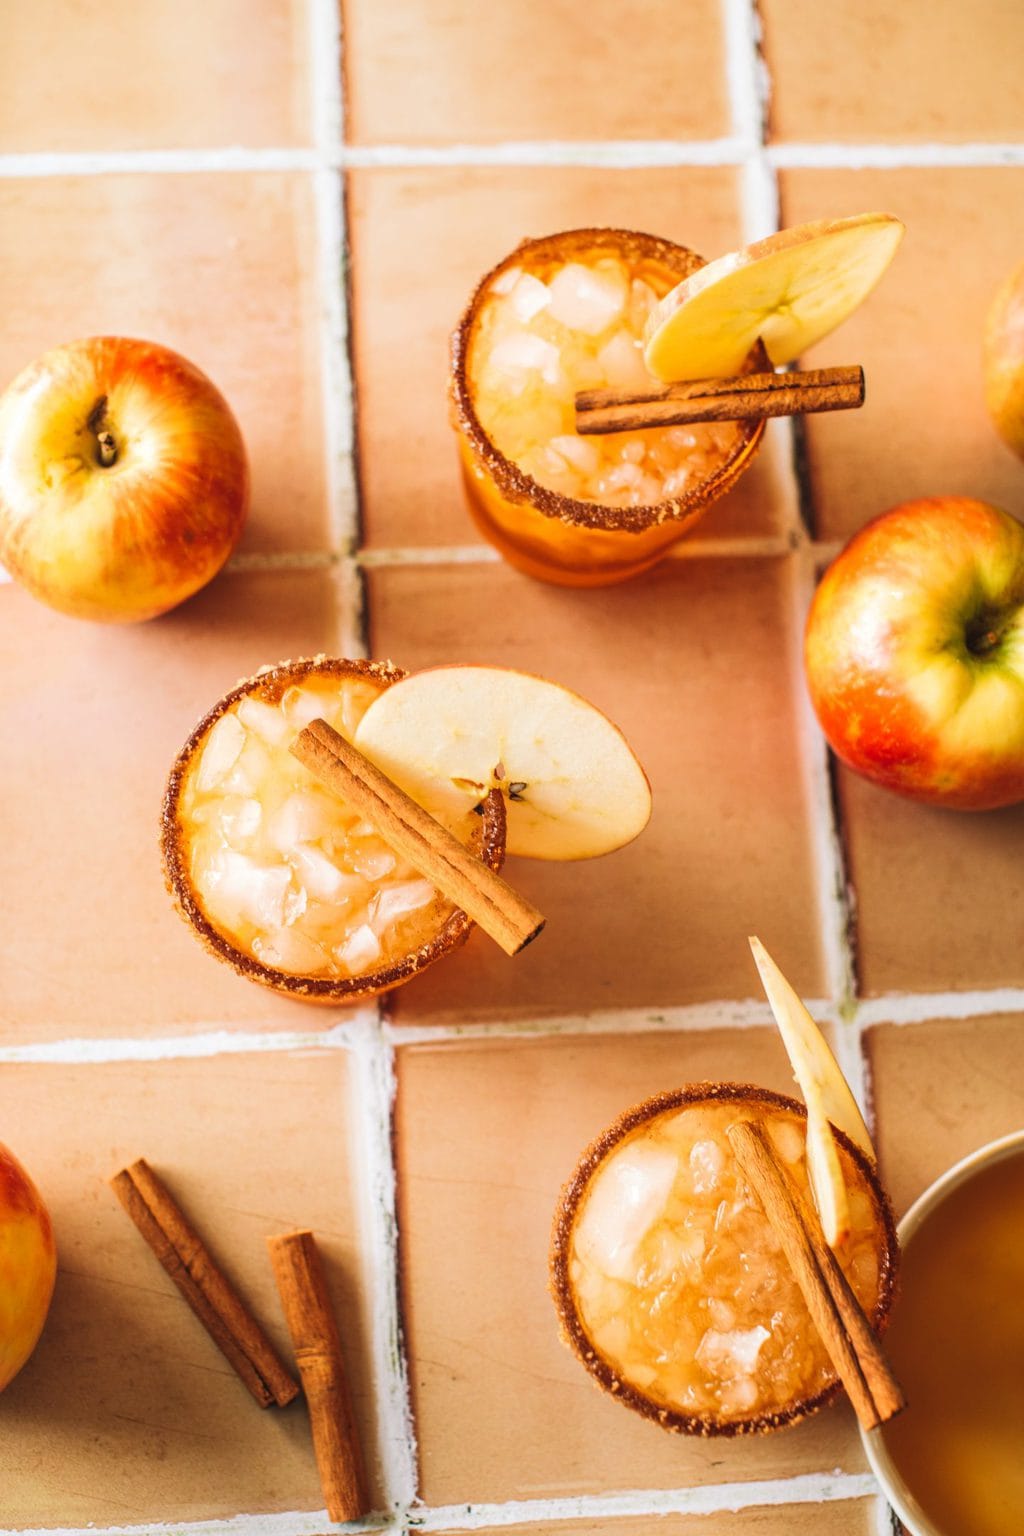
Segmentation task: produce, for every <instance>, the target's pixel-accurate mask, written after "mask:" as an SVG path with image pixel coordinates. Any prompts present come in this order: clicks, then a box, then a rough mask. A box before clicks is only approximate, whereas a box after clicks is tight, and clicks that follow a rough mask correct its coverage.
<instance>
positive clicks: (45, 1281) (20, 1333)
mask: <svg viewBox="0 0 1024 1536" xmlns="http://www.w3.org/2000/svg"><path fill="white" fill-rule="evenodd" d="M56 1275H57V1251H56V1248H55V1247H54V1242H53V1228H52V1227H51V1225H50V1217H49V1214H48V1212H47V1209H46V1206H45V1205H44V1204H43V1201H42V1197H41V1196H40V1194H39V1191H38V1190H37V1189H36V1187H35V1185H34V1184H33V1183H32V1180H31V1179H30V1178H29V1176H28V1174H27V1173H26V1172H25V1170H24V1168H23V1167H22V1166H21V1164H20V1163H19V1162H18V1160H17V1158H16V1157H14V1156H13V1154H12V1153H10V1152H9V1151H8V1150H7V1148H6V1147H4V1146H2V1145H0V1392H2V1391H3V1389H4V1387H6V1386H7V1384H8V1382H10V1381H11V1380H13V1378H14V1377H15V1376H16V1375H17V1374H18V1372H19V1371H20V1370H21V1368H22V1366H23V1365H24V1364H25V1361H26V1360H27V1359H28V1357H29V1355H30V1354H31V1353H32V1351H33V1350H34V1349H35V1347H36V1343H37V1342H38V1339H39V1335H40V1334H41V1333H42V1331H43V1324H44V1323H45V1321H46V1314H47V1312H48V1311H49V1307H50V1298H51V1296H52V1295H53V1283H54V1280H55V1279H56Z"/></svg>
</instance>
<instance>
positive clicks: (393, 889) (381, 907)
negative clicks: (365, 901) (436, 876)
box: [370, 880, 437, 937]
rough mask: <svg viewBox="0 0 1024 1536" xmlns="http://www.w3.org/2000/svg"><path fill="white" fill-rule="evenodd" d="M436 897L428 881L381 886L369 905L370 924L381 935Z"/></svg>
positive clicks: (411, 881)
mask: <svg viewBox="0 0 1024 1536" xmlns="http://www.w3.org/2000/svg"><path fill="white" fill-rule="evenodd" d="M436 895H437V892H436V891H435V889H434V887H433V886H432V885H431V884H430V881H429V880H400V881H396V882H395V883H394V884H389V885H383V886H381V888H380V890H379V891H378V892H377V894H376V896H375V897H374V898H373V901H372V902H371V903H370V924H371V926H372V928H373V931H374V932H375V933H376V934H378V935H379V936H381V937H383V935H384V934H385V933H386V932H387V931H388V929H389V928H391V927H392V926H393V925H394V924H395V923H397V922H400V921H401V919H402V918H403V917H408V916H409V914H410V913H411V912H419V911H420V910H421V909H422V908H423V907H425V906H427V905H429V903H430V902H432V901H433V900H434V897H435V896H436Z"/></svg>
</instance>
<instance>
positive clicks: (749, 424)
mask: <svg viewBox="0 0 1024 1536" xmlns="http://www.w3.org/2000/svg"><path fill="white" fill-rule="evenodd" d="M602 248H607V250H608V251H609V252H610V253H613V254H616V255H618V254H620V253H622V252H623V250H625V251H626V252H627V253H628V254H629V255H630V256H632V257H634V258H636V259H642V260H651V261H661V262H663V264H664V265H666V266H668V267H671V268H674V269H676V270H677V271H678V279H679V282H684V281H685V280H686V278H688V277H692V276H693V274H694V273H695V272H698V271H699V270H700V268H701V267H704V266H707V262H706V261H705V259H704V257H703V256H698V255H697V253H696V251H691V250H690V249H689V248H688V247H687V246H685V245H677V244H676V243H675V242H674V241H671V240H665V239H663V238H662V237H661V236H660V235H650V234H646V233H644V231H643V230H636V229H620V228H617V227H615V226H613V225H602V226H594V227H593V228H590V227H581V228H579V229H565V230H561V231H558V232H557V233H555V234H550V235H540V236H537V237H535V238H531V239H528V240H522V241H520V243H519V245H517V246H516V248H515V250H513V251H510V252H509V254H508V255H507V256H505V257H504V258H503V259H502V260H501V261H499V262H498V263H497V264H496V265H495V266H493V267H492V268H491V269H490V271H489V272H485V274H484V276H483V277H482V278H481V279H480V281H479V282H478V283H477V285H476V287H475V288H474V290H473V292H472V294H471V295H470V298H469V302H468V303H467V305H466V308H465V309H464V310H463V312H462V315H461V316H460V318H459V321H458V324H457V325H456V327H455V329H454V331H453V332H452V334H451V338H450V343H449V356H450V369H449V376H448V397H449V404H450V408H451V414H452V420H453V424H454V425H455V427H456V428H457V430H459V431H460V432H461V434H462V436H463V438H464V439H465V441H466V443H467V444H468V446H469V448H470V450H471V452H472V455H473V459H474V461H475V462H476V463H477V464H481V465H483V467H484V468H485V469H486V471H487V473H488V474H489V475H490V477H491V479H492V480H493V481H494V484H495V485H496V486H497V488H498V491H499V492H500V494H501V495H502V496H503V497H504V499H505V500H506V501H510V502H513V503H522V502H528V503H529V505H530V506H531V507H532V508H533V510H534V511H535V512H539V513H541V514H542V515H543V516H544V517H551V518H558V519H559V520H560V521H561V522H563V523H567V524H569V525H570V526H572V527H576V528H590V529H596V530H598V531H600V532H604V533H619V532H625V533H645V532H646V531H647V530H648V529H650V528H653V527H656V526H658V525H659V524H661V523H672V522H682V523H687V522H690V521H692V520H694V519H695V517H696V516H698V515H699V514H700V513H702V512H703V511H704V510H705V509H706V508H707V507H708V506H710V504H711V503H712V502H713V501H717V500H718V498H719V497H720V496H722V495H724V494H725V492H726V491H728V490H730V489H731V487H732V486H733V485H734V484H735V482H736V481H737V480H738V479H739V477H740V475H741V474H742V473H743V471H744V470H745V469H746V468H747V467H748V465H749V464H750V461H751V459H752V458H753V457H754V454H755V453H756V451H757V448H758V446H759V444H760V441H761V438H762V436H763V434H764V429H765V423H764V422H763V421H739V422H736V423H735V425H736V426H737V427H738V428H739V429H740V430H739V432H738V433H737V438H736V445H735V447H734V448H732V449H731V450H730V451H729V452H728V453H727V454H726V456H725V458H724V459H723V460H722V463H721V464H719V465H718V467H717V468H716V469H714V470H712V472H711V473H710V474H709V475H708V476H707V477H706V478H705V479H703V480H701V481H700V482H699V483H698V484H697V485H695V486H692V487H691V488H690V489H689V490H688V491H686V493H685V494H684V495H682V496H669V497H666V498H665V500H663V501H658V502H652V503H650V504H648V505H647V506H642V507H609V506H605V505H604V504H603V503H601V502H596V501H581V500H578V499H577V498H576V497H574V496H563V495H562V494H561V492H560V491H552V490H550V489H549V488H548V487H547V486H543V485H541V484H540V483H539V482H538V481H536V480H535V479H534V478H533V476H532V475H528V474H527V473H526V472H525V470H522V469H520V468H519V466H518V465H517V464H515V463H514V462H513V461H512V460H511V459H509V458H506V456H505V455H504V454H503V453H502V451H501V449H500V448H498V446H497V445H496V444H495V443H494V442H493V440H492V439H491V437H490V436H489V435H488V433H487V432H486V430H485V429H484V427H483V424H482V423H481V421H480V418H479V416H478V415H477V413H476V407H475V405H474V404H473V391H472V388H471V386H470V382H469V374H468V369H469V355H470V351H471V348H472V341H473V331H474V327H475V323H476V318H477V314H478V312H479V309H480V305H481V303H482V301H483V299H484V298H485V296H486V293H487V290H488V288H489V287H490V285H491V283H492V282H493V281H494V279H495V278H496V277H498V276H499V275H500V274H501V273H502V272H504V271H506V270H507V269H508V268H509V267H513V266H516V265H518V264H520V263H521V262H522V261H523V259H524V257H525V256H527V255H531V256H539V257H540V258H541V259H542V260H543V259H551V260H554V259H557V258H559V257H563V256H570V255H572V254H573V252H575V251H579V250H585V249H597V250H601V249H602ZM771 366H772V365H771V362H770V361H769V359H768V354H767V353H766V352H765V350H764V346H763V344H762V343H761V341H760V340H759V341H757V342H755V344H754V346H753V347H752V348H751V350H750V352H749V354H748V356H747V359H746V362H745V363H744V365H743V369H742V371H743V372H744V373H758V372H761V373H763V372H767V371H770V369H771Z"/></svg>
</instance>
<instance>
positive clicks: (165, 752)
mask: <svg viewBox="0 0 1024 1536" xmlns="http://www.w3.org/2000/svg"><path fill="white" fill-rule="evenodd" d="M333 613H334V594H333V588H332V584H331V581H330V580H329V578H328V577H326V576H323V575H297V574H290V573H278V574H275V575H273V576H269V575H227V576H221V577H220V578H219V579H218V580H217V581H215V582H214V584H213V585H212V586H211V587H209V588H207V589H206V591H205V592H204V593H202V594H200V595H199V596H198V597H196V598H193V599H192V601H191V602H189V603H187V604H185V605H184V607H182V608H179V609H177V610H176V611H175V612H174V613H173V614H170V615H168V616H167V617H166V618H163V619H156V620H154V621H153V622H152V623H150V624H144V625H137V626H132V627H124V628H122V627H120V626H106V625H99V624H86V623H83V622H80V621H76V620H74V619H69V618H65V617H63V616H61V615H59V614H55V613H53V612H51V610H50V609H48V608H44V607H43V606H42V605H41V604H40V603H37V602H35V601H34V600H33V599H32V598H30V597H28V595H27V594H26V593H24V592H22V591H21V590H20V588H17V587H14V586H12V585H7V586H3V587H0V678H2V683H0V696H2V699H3V718H4V729H3V731H2V732H0V778H2V781H3V784H4V794H5V797H6V801H7V804H8V806H9V807H14V808H16V810H14V811H13V812H12V813H11V814H9V815H8V816H7V817H6V818H5V835H4V837H3V838H2V839H0V866H2V873H0V893H2V894H0V903H2V909H3V931H4V945H3V950H4V956H5V959H4V962H3V969H4V972H5V976H4V982H3V987H2V992H3V1003H2V1006H0V1039H3V1040H5V1041H8V1042H11V1041H13V1042H23V1041H29V1040H39V1039H53V1038H63V1037H65V1036H73V1035H138V1034H145V1033H147V1032H152V1031H154V1030H158V1031H163V1032H168V1031H174V1030H178V1029H187V1028H192V1027H195V1026H196V1025H211V1024H212V1025H214V1026H216V1025H217V1024H221V1023H228V1024H230V1023H233V1022H241V1021H245V1022H258V1021H265V1022H273V1023H275V1024H276V1025H277V1027H278V1028H296V1027H301V1028H305V1027H310V1026H311V1024H312V1023H314V1022H315V1021H316V1020H324V1019H325V1018H326V1017H329V1015H328V1014H327V1011H326V1010H324V1011H323V1012H320V1011H317V1012H315V1013H312V1018H311V1012H312V1011H311V1010H310V1008H309V1007H308V1006H307V1007H303V1006H302V1005H300V1004H296V1003H289V1002H286V1001H283V1000H282V999H280V998H277V997H275V996H274V995H273V994H272V993H270V992H267V991H265V990H264V988H262V987H256V986H253V985H252V984H250V983H248V982H245V981H243V980H241V979H240V978H238V977H236V976H235V975H234V973H233V972H232V971H231V970H230V969H229V967H227V966H225V965H221V964H219V963H218V962H216V961H214V960H212V959H211V958H210V957H209V956H208V955H206V954H205V953H204V952H203V950H202V949H201V948H200V946H199V944H198V943H197V942H196V940H194V939H193V937H192V935H191V934H190V932H189V930H188V929H187V928H186V926H185V924H184V923H183V922H182V921H181V920H180V918H178V917H177V915H176V914H175V912H174V910H173V908H172V906H171V902H170V898H169V897H168V895H167V893H166V892H165V890H164V885H163V876H162V874H161V870H160V858H159V853H158V849H157V837H158V820H159V814H160V803H161V798H162V795H163V788H164V783H165V780H166V777H167V773H168V771H169V769H170V765H171V762H172V761H173V758H174V755H175V753H176V752H177V751H178V749H179V747H180V746H181V744H182V742H183V741H184V740H185V738H186V737H187V736H188V733H189V731H190V730H191V728H192V726H193V725H194V724H195V722H196V720H198V719H199V717H200V716H201V715H202V714H203V713H204V712H205V710H206V709H208V708H209V706H210V705H211V704H212V703H213V702H214V701H215V700H216V699H217V698H219V696H220V695H221V694H222V693H224V692H225V691H226V690H227V689H228V688H230V687H231V686H233V684H234V683H235V682H236V681H237V680H238V679H239V678H240V677H246V676H248V675H249V674H250V673H252V672H254V671H255V670H256V668H257V667H258V666H260V665H261V664H262V663H264V662H273V661H280V660H283V659H284V658H286V657H288V656H296V655H310V654H315V653H316V652H317V651H318V650H325V649H331V648H332V645H333V634H334V618H333ZM40 903H41V904H42V910H40Z"/></svg>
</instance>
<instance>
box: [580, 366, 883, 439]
mask: <svg viewBox="0 0 1024 1536" xmlns="http://www.w3.org/2000/svg"><path fill="white" fill-rule="evenodd" d="M863 404H864V370H863V368H859V367H850V368H807V369H805V370H804V371H803V372H793V373H745V374H740V375H738V376H736V377H735V378H725V379H691V380H688V381H687V382H686V383H683V384H667V385H663V386H658V385H655V384H653V383H652V384H651V386H650V387H649V388H646V389H642V390H632V391H627V392H624V391H622V390H614V389H587V390H583V391H582V392H581V393H580V394H578V395H577V396H576V430H577V432H579V433H581V434H583V435H584V436H593V435H596V434H601V433H605V432H635V431H639V430H641V429H642V428H644V427H673V426H685V425H687V424H689V423H691V422H698V421H761V420H763V419H764V418H765V417H768V416H792V415H796V414H800V415H809V414H810V413H812V412H819V411H846V410H851V409H856V407H857V406H860V405H863Z"/></svg>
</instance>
